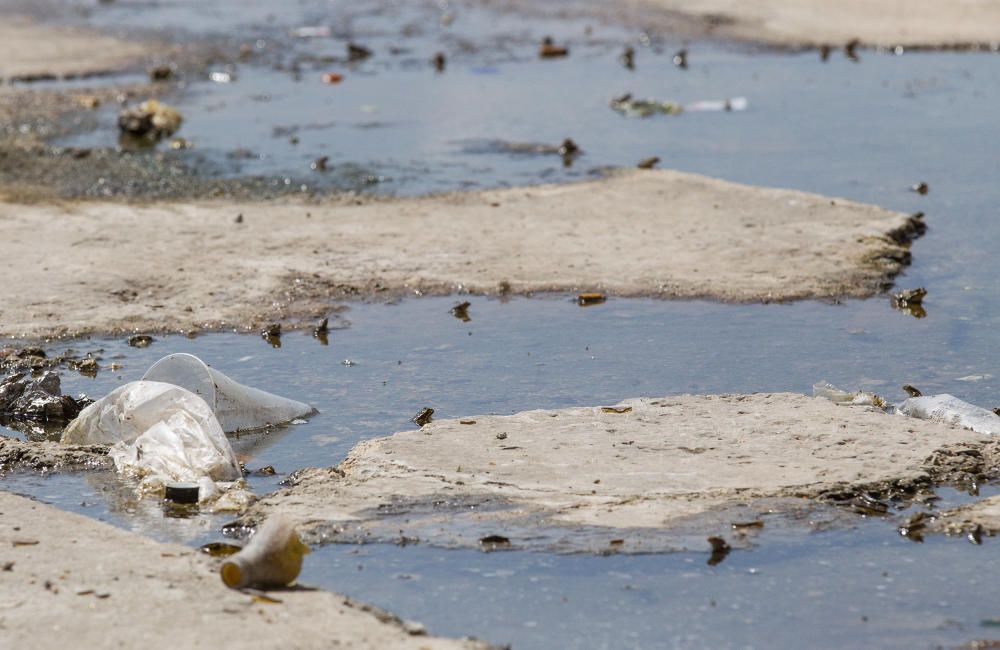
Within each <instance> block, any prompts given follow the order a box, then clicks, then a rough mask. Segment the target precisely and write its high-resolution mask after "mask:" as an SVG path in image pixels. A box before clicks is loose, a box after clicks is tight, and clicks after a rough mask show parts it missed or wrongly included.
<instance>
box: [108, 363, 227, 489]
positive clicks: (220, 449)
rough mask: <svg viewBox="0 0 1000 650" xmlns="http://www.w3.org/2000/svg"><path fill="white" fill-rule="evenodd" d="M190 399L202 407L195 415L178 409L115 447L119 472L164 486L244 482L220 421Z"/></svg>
mask: <svg viewBox="0 0 1000 650" xmlns="http://www.w3.org/2000/svg"><path fill="white" fill-rule="evenodd" d="M144 383H145V382H144ZM174 388H177V387H176V386H175V387H174ZM179 390H184V389H179ZM185 392H187V391H185ZM188 396H189V400H188V401H189V403H193V402H194V401H195V400H197V401H198V402H201V403H202V405H201V406H199V407H198V408H197V409H196V411H195V413H191V412H189V411H187V410H183V409H176V410H175V411H174V412H173V413H171V414H170V415H169V416H167V417H165V419H163V420H160V421H159V422H157V423H155V424H154V425H153V426H151V427H150V428H149V429H148V430H146V431H145V432H144V433H143V434H142V435H140V436H139V437H138V438H136V439H135V440H134V441H133V442H131V443H126V442H117V443H115V444H114V445H112V446H111V449H110V450H108V456H110V457H111V460H113V461H114V463H115V467H117V468H118V471H119V472H124V473H129V474H132V475H135V476H138V477H140V478H146V477H153V478H155V479H157V480H158V481H161V482H168V481H181V482H190V483H197V482H198V481H199V480H201V479H202V478H204V477H208V478H210V479H212V480H214V481H235V480H237V479H239V478H242V476H243V473H242V472H241V471H240V465H239V463H238V462H237V461H236V455H235V454H234V453H233V448H232V446H231V445H230V444H229V440H228V439H227V438H226V434H224V433H223V432H222V428H221V427H220V426H219V422H218V420H216V419H215V417H214V416H212V414H211V411H209V413H208V417H207V418H206V417H203V415H204V410H207V409H208V405H207V404H205V403H204V400H202V399H201V398H200V397H198V396H197V395H194V394H192V393H188Z"/></svg>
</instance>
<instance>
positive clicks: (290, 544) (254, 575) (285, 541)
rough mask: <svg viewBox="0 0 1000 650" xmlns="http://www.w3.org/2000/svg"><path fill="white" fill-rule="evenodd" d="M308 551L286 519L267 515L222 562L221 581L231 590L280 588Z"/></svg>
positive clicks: (293, 575)
mask: <svg viewBox="0 0 1000 650" xmlns="http://www.w3.org/2000/svg"><path fill="white" fill-rule="evenodd" d="M308 552H309V547H308V546H306V545H305V544H303V543H302V540H301V539H299V535H298V533H296V532H295V527H294V526H293V525H292V523H291V522H290V521H288V520H287V519H285V518H284V517H282V516H281V515H275V516H272V517H269V518H268V519H267V521H265V522H264V523H263V524H261V525H260V526H259V527H258V528H257V531H256V532H255V533H254V534H253V536H252V537H251V538H250V542H249V543H248V544H247V545H246V546H245V547H244V548H243V550H241V551H240V552H239V553H237V554H236V555H233V556H232V557H230V558H229V559H228V560H226V561H225V562H224V563H223V564H222V568H221V569H220V574H221V576H222V581H223V582H224V583H226V586H228V587H231V588H233V589H242V588H243V587H284V586H286V585H288V584H291V583H292V582H294V581H295V579H296V578H297V577H298V576H299V572H300V571H301V570H302V556H303V555H305V554H306V553H308Z"/></svg>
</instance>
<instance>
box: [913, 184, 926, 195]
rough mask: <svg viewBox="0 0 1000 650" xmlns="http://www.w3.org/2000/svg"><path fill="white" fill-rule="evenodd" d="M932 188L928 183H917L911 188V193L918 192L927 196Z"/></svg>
mask: <svg viewBox="0 0 1000 650" xmlns="http://www.w3.org/2000/svg"><path fill="white" fill-rule="evenodd" d="M930 189H931V188H930V187H929V186H928V185H927V183H917V184H916V185H911V186H910V191H912V192H916V193H917V194H927V192H929V191H930Z"/></svg>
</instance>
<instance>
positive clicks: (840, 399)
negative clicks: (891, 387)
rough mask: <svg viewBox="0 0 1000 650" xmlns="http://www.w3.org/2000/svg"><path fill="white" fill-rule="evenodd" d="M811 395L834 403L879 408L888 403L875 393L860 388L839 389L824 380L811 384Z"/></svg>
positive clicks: (886, 405)
mask: <svg viewBox="0 0 1000 650" xmlns="http://www.w3.org/2000/svg"><path fill="white" fill-rule="evenodd" d="M813 397H822V398H824V399H828V400H830V401H831V402H833V403H835V404H845V405H851V406H874V407H875V408H879V409H885V408H887V407H888V403H887V402H886V401H885V399H883V398H882V397H879V396H878V395H876V394H875V393H867V392H865V391H860V390H859V391H854V392H851V391H846V390H841V389H839V388H837V387H836V386H834V385H832V384H828V383H826V382H825V381H821V382H819V383H817V384H813Z"/></svg>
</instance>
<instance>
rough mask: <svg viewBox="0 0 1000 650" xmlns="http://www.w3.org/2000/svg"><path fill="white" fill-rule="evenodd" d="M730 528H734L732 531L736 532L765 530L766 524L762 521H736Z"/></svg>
mask: <svg viewBox="0 0 1000 650" xmlns="http://www.w3.org/2000/svg"><path fill="white" fill-rule="evenodd" d="M730 526H732V529H733V530H735V531H745V530H751V529H760V528H763V527H764V522H763V521H762V520H760V519H754V520H753V521H734V522H733V523H732V524H730Z"/></svg>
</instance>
